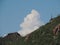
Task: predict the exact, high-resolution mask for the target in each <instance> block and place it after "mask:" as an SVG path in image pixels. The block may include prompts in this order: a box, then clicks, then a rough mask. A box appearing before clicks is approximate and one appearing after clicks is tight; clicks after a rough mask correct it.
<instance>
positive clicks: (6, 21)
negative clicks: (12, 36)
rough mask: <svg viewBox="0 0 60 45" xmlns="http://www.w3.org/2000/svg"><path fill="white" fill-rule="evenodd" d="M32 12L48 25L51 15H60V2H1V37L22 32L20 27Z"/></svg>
mask: <svg viewBox="0 0 60 45" xmlns="http://www.w3.org/2000/svg"><path fill="white" fill-rule="evenodd" d="M32 10H35V11H36V12H38V13H39V14H40V19H41V20H42V21H43V22H44V23H47V22H49V19H50V18H51V15H52V17H56V16H58V14H60V0H0V36H2V35H4V34H7V33H11V32H17V31H19V30H21V26H20V25H21V24H22V23H23V22H24V18H26V17H27V15H28V14H30V13H31V11H32ZM34 19H35V18H34Z"/></svg>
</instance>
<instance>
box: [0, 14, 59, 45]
mask: <svg viewBox="0 0 60 45" xmlns="http://www.w3.org/2000/svg"><path fill="white" fill-rule="evenodd" d="M0 45H60V15H59V16H57V17H55V18H52V19H51V20H50V21H49V22H48V23H46V24H45V25H43V26H41V27H40V28H39V29H37V30H36V31H34V32H32V33H31V34H29V35H27V36H25V37H21V36H20V35H19V34H18V33H17V32H14V33H9V34H8V35H7V36H5V37H0Z"/></svg>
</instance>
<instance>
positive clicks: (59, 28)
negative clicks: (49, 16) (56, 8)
mask: <svg viewBox="0 0 60 45" xmlns="http://www.w3.org/2000/svg"><path fill="white" fill-rule="evenodd" d="M58 32H60V24H58V25H57V26H56V27H55V28H54V29H53V33H54V35H58Z"/></svg>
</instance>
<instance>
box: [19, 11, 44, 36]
mask: <svg viewBox="0 0 60 45" xmlns="http://www.w3.org/2000/svg"><path fill="white" fill-rule="evenodd" d="M43 24H44V23H43V22H42V21H41V19H40V14H39V13H38V12H37V11H36V10H32V11H31V13H30V14H28V15H27V16H26V17H25V18H24V21H23V22H22V23H21V24H20V27H21V30H19V31H18V33H19V34H20V35H21V36H26V35H27V34H29V33H31V32H33V31H35V30H36V29H38V28H39V27H40V26H42V25H43Z"/></svg>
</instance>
